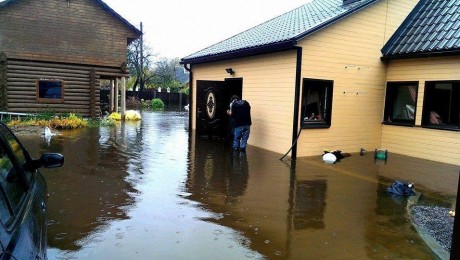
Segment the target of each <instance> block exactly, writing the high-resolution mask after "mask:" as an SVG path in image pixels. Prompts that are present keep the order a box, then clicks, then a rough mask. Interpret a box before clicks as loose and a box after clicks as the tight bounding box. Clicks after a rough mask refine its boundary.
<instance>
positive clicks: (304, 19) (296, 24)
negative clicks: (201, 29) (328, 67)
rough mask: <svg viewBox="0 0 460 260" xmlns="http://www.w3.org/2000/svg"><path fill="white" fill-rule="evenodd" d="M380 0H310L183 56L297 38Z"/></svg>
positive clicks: (188, 59) (209, 54) (201, 55)
mask: <svg viewBox="0 0 460 260" xmlns="http://www.w3.org/2000/svg"><path fill="white" fill-rule="evenodd" d="M377 1H379V0H359V1H356V2H353V3H350V4H347V5H343V0H313V1H312V2H310V3H307V4H305V5H302V6H300V7H298V8H296V9H294V10H292V11H289V12H287V13H285V14H282V15H280V16H278V17H275V18H273V19H271V20H269V21H267V22H264V23H262V24H260V25H257V26H255V27H253V28H251V29H248V30H246V31H244V32H241V33H239V34H237V35H235V36H233V37H230V38H228V39H226V40H223V41H221V42H219V43H216V44H214V45H212V46H209V47H207V48H205V49H203V50H200V51H198V52H195V53H193V54H191V55H189V56H187V57H185V58H183V59H182V61H183V62H193V61H194V60H199V59H202V58H205V57H206V58H208V57H215V56H218V55H223V54H228V53H236V52H238V51H243V50H248V49H257V48H263V47H267V46H271V45H274V44H277V43H283V42H289V41H297V40H299V39H302V38H304V37H306V36H308V35H310V34H311V33H313V32H315V31H317V30H318V29H321V28H323V27H325V26H327V25H329V24H331V23H332V22H333V21H335V20H337V19H340V18H342V17H345V16H347V15H350V14H352V13H353V12H355V11H357V10H360V9H361V8H364V7H366V6H368V5H370V4H372V3H374V2H377Z"/></svg>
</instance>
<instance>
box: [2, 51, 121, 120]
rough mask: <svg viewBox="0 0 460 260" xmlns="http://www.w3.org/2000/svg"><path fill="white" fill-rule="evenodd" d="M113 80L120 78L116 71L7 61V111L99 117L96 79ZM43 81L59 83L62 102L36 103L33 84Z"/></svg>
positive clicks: (118, 70) (34, 85)
mask: <svg viewBox="0 0 460 260" xmlns="http://www.w3.org/2000/svg"><path fill="white" fill-rule="evenodd" d="M110 75H112V76H110ZM116 76H122V75H120V69H119V68H109V67H92V66H83V65H70V64H59V63H46V62H36V61H25V60H8V63H7V92H8V111H9V112H24V113H43V112H54V113H77V114H79V115H82V116H91V117H99V116H100V115H101V110H100V79H101V77H104V78H107V77H116ZM123 76H124V75H123ZM45 79H47V80H61V81H63V83H64V95H63V99H64V101H63V102H59V103H57V102H53V101H52V100H51V101H50V102H46V101H43V100H40V101H37V95H38V94H37V89H36V83H37V81H38V80H45Z"/></svg>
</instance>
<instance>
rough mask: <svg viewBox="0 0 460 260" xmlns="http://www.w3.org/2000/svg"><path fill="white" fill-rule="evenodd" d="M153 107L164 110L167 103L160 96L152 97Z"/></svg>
mask: <svg viewBox="0 0 460 260" xmlns="http://www.w3.org/2000/svg"><path fill="white" fill-rule="evenodd" d="M152 109H153V110H157V111H158V110H164V109H165V104H164V103H163V101H162V100H161V99H159V98H154V99H152Z"/></svg>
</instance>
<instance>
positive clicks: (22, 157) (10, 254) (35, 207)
mask: <svg viewBox="0 0 460 260" xmlns="http://www.w3.org/2000/svg"><path fill="white" fill-rule="evenodd" d="M63 164H64V156H63V155H61V154H59V153H44V154H42V155H41V157H40V158H39V159H33V158H32V157H31V156H30V154H29V152H28V151H27V150H26V149H25V148H24V146H23V144H22V143H21V142H20V141H19V139H18V138H17V137H16V136H15V135H14V133H13V132H12V131H11V130H10V129H9V128H8V127H7V126H6V125H5V124H4V123H2V122H0V260H6V259H21V260H22V259H26V260H27V259H46V250H47V233H46V232H47V229H46V227H47V225H46V224H47V223H46V222H47V216H46V213H47V200H48V194H47V186H46V181H45V179H44V177H43V175H42V174H41V173H40V172H39V171H38V169H39V168H40V167H45V168H55V167H60V166H62V165H63Z"/></svg>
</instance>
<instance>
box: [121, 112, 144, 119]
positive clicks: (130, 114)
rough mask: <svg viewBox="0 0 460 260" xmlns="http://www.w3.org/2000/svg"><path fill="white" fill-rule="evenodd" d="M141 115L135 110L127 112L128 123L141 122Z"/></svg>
mask: <svg viewBox="0 0 460 260" xmlns="http://www.w3.org/2000/svg"><path fill="white" fill-rule="evenodd" d="M141 118H142V117H141V114H139V112H137V111H135V110H127V111H126V115H125V120H127V121H139V120H141Z"/></svg>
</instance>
